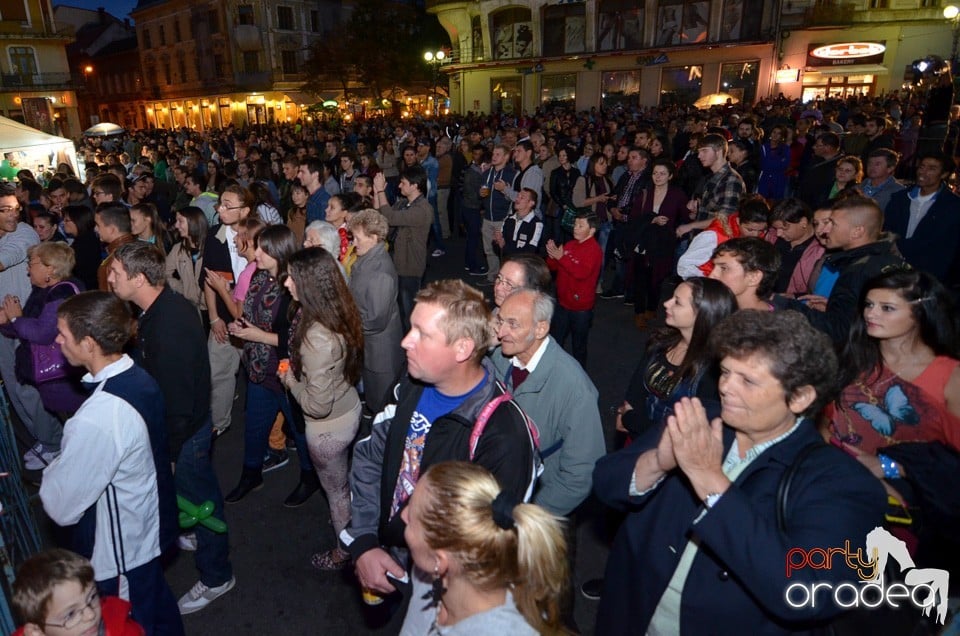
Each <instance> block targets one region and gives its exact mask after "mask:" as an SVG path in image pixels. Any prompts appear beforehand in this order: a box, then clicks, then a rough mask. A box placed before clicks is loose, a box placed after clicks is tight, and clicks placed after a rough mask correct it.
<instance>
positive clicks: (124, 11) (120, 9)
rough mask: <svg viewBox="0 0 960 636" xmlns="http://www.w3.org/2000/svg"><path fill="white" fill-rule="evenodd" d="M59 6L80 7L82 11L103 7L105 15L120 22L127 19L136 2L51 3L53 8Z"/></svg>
mask: <svg viewBox="0 0 960 636" xmlns="http://www.w3.org/2000/svg"><path fill="white" fill-rule="evenodd" d="M61 4H62V5H67V6H71V7H81V8H83V9H93V10H94V11H96V10H97V8H99V7H103V8H104V9H106V10H107V13H110V14H112V15H114V16H116V17H118V18H120V19H121V20H122V19H124V18H126V17H129V15H130V12H131V11H132V10H133V8H134V7H135V6H137V0H65V1H64V2H59V1H55V2H54V3H53V5H54V6H58V5H61Z"/></svg>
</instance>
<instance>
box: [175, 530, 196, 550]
mask: <svg viewBox="0 0 960 636" xmlns="http://www.w3.org/2000/svg"><path fill="white" fill-rule="evenodd" d="M177 547H178V548H180V549H181V550H183V551H185V552H196V551H197V534H196V533H195V532H187V533H185V534H181V535H180V536H179V537H177Z"/></svg>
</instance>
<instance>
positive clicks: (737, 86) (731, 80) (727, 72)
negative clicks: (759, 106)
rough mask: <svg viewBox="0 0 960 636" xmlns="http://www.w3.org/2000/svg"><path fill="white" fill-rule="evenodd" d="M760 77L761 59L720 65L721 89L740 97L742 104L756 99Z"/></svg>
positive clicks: (750, 102) (751, 102)
mask: <svg viewBox="0 0 960 636" xmlns="http://www.w3.org/2000/svg"><path fill="white" fill-rule="evenodd" d="M759 79H760V60H749V61H747V62H734V63H733V64H721V65H720V91H721V92H723V93H730V94H731V95H733V96H734V97H737V98H739V100H740V103H742V104H753V102H754V101H756V99H757V80H759Z"/></svg>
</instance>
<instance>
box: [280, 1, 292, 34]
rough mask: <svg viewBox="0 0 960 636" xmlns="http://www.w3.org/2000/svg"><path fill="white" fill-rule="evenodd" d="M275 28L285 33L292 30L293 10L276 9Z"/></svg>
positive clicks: (285, 8)
mask: <svg viewBox="0 0 960 636" xmlns="http://www.w3.org/2000/svg"><path fill="white" fill-rule="evenodd" d="M277 28H278V29H284V30H286V31H292V30H293V9H292V8H291V7H277Z"/></svg>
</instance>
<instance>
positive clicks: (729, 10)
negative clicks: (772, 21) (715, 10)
mask: <svg viewBox="0 0 960 636" xmlns="http://www.w3.org/2000/svg"><path fill="white" fill-rule="evenodd" d="M762 22H763V0H724V3H723V15H722V16H721V18H720V40H721V41H728V40H748V41H749V40H759V39H760V30H761V25H762Z"/></svg>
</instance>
